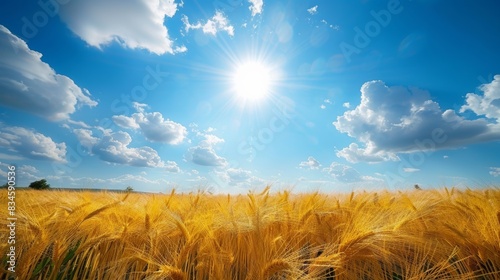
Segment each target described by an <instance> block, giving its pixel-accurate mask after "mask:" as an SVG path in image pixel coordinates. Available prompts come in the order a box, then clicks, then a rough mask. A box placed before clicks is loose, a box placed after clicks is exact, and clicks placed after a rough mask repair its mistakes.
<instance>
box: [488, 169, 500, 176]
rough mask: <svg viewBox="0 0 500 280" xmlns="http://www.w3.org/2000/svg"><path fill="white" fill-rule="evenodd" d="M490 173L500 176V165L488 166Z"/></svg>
mask: <svg viewBox="0 0 500 280" xmlns="http://www.w3.org/2000/svg"><path fill="white" fill-rule="evenodd" d="M490 175H491V176H493V177H498V176H500V167H490Z"/></svg>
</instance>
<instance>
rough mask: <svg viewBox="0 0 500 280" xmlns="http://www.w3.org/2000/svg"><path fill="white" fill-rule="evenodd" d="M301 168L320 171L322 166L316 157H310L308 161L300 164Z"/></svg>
mask: <svg viewBox="0 0 500 280" xmlns="http://www.w3.org/2000/svg"><path fill="white" fill-rule="evenodd" d="M299 167H300V168H305V169H318V168H320V167H321V164H320V163H319V161H317V160H316V159H315V158H314V157H308V158H307V160H306V161H303V162H301V163H300V164H299Z"/></svg>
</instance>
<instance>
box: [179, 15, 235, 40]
mask: <svg viewBox="0 0 500 280" xmlns="http://www.w3.org/2000/svg"><path fill="white" fill-rule="evenodd" d="M182 22H183V23H184V29H185V30H186V32H189V30H191V29H201V30H202V31H203V33H205V34H210V35H213V36H215V35H217V32H219V31H225V32H226V33H227V34H229V36H234V27H233V26H232V25H231V24H230V23H229V20H228V19H227V18H226V16H225V15H224V14H223V13H222V12H221V11H216V12H215V15H214V16H213V17H212V18H210V19H208V20H207V22H205V23H201V22H198V23H196V24H191V23H189V18H188V17H187V16H186V15H184V16H183V17H182Z"/></svg>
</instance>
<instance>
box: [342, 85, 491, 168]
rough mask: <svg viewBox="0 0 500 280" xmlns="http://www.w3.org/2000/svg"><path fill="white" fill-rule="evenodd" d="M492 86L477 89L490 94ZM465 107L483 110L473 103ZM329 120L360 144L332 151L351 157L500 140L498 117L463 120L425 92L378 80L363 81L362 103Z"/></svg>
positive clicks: (375, 158) (378, 157)
mask: <svg viewBox="0 0 500 280" xmlns="http://www.w3.org/2000/svg"><path fill="white" fill-rule="evenodd" d="M496 87H497V80H495V81H493V82H492V83H490V84H487V85H484V86H482V87H481V88H482V89H483V90H485V91H486V92H489V93H488V94H486V93H485V96H486V95H487V96H493V95H494V94H492V93H491V92H492V91H494V89H496ZM488 98H489V99H491V97H488ZM491 103H494V102H489V104H491ZM470 104H471V103H470V102H469V105H470ZM474 104H475V103H474ZM466 108H467V109H472V108H474V110H476V111H474V112H477V113H479V112H483V111H480V109H477V108H476V107H474V106H472V107H471V106H469V107H466ZM483 108H486V107H484V106H483ZM487 108H490V107H487ZM488 110H489V111H488V112H489V113H488V114H489V116H495V113H494V111H493V110H492V109H491V108H490V109H488ZM333 125H334V126H335V128H336V129H337V130H338V131H340V132H343V133H347V135H349V136H350V137H353V138H355V139H357V140H358V141H359V142H361V143H362V144H363V146H364V147H363V146H359V145H358V144H357V143H352V144H350V145H349V147H346V148H344V149H342V150H340V151H338V152H337V156H339V157H343V158H345V159H347V160H348V161H350V162H359V161H366V162H380V161H388V160H398V157H397V153H411V152H415V151H432V150H435V149H446V148H457V147H462V146H464V145H469V144H474V143H478V142H486V141H494V140H498V139H500V125H499V124H498V122H491V121H488V120H487V119H485V118H481V117H478V118H476V119H472V120H469V119H465V118H463V117H462V116H459V115H457V114H456V112H455V111H453V110H445V111H443V110H442V109H441V108H440V106H439V104H438V103H436V102H434V101H432V100H431V98H430V94H429V93H428V92H427V91H424V90H421V89H418V88H412V87H411V88H405V87H399V86H393V87H389V86H387V85H385V83H384V82H382V81H371V82H367V83H365V84H364V85H363V86H362V87H361V103H360V104H359V105H358V106H357V107H356V108H354V109H352V110H349V111H346V112H345V113H344V114H343V115H342V116H339V117H337V120H336V121H335V122H333Z"/></svg>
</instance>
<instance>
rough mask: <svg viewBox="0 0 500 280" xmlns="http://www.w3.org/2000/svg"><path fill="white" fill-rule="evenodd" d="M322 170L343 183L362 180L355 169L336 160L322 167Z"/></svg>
mask: <svg viewBox="0 0 500 280" xmlns="http://www.w3.org/2000/svg"><path fill="white" fill-rule="evenodd" d="M323 171H324V172H327V173H328V174H330V175H331V176H332V177H333V178H334V179H335V180H337V181H340V182H343V183H353V182H359V181H362V180H363V177H362V176H361V174H360V173H359V172H358V171H357V170H356V169H354V168H352V167H351V166H348V165H345V164H340V163H337V162H332V164H331V165H330V166H329V167H327V168H324V169H323Z"/></svg>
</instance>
